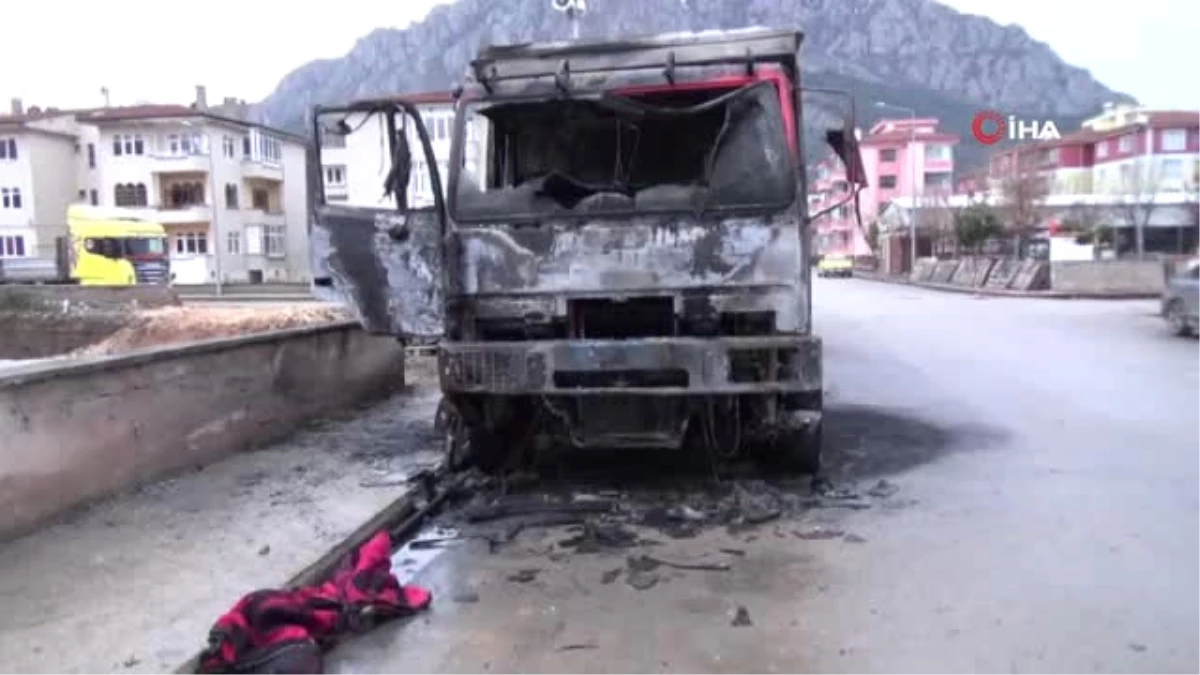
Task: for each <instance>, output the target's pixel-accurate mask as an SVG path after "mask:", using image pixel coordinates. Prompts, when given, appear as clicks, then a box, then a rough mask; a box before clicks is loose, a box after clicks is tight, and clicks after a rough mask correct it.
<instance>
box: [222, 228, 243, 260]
mask: <svg viewBox="0 0 1200 675" xmlns="http://www.w3.org/2000/svg"><path fill="white" fill-rule="evenodd" d="M225 250H226V251H228V252H229V253H232V254H234V255H237V254H239V253H241V252H242V238H241V235H240V234H239V233H237V232H226V233H225Z"/></svg>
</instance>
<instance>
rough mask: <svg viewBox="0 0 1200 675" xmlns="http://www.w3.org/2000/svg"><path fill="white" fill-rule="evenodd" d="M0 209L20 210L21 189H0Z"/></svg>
mask: <svg viewBox="0 0 1200 675" xmlns="http://www.w3.org/2000/svg"><path fill="white" fill-rule="evenodd" d="M0 208H6V209H19V208H21V188H0Z"/></svg>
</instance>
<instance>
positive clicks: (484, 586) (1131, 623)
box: [329, 280, 1200, 672]
mask: <svg viewBox="0 0 1200 675" xmlns="http://www.w3.org/2000/svg"><path fill="white" fill-rule="evenodd" d="M815 298H816V304H817V313H816V314H817V322H818V330H819V332H820V333H821V334H822V335H823V337H824V338H825V341H826V342H825V344H826V355H827V362H826V382H827V391H828V394H827V397H828V398H827V401H828V404H827V414H828V417H827V427H826V429H827V430H826V436H827V453H828V457H829V459H828V461H827V465H828V466H829V467H830V474H831V478H833V479H834V481H835V483H837V484H839V485H841V486H844V487H847V488H849V489H853V490H857V491H862V490H865V489H866V488H867V487H869V486H871V485H873V484H874V483H875V482H876V481H878V480H879V479H880V478H885V479H886V480H888V481H890V483H891V484H892V485H893V486H894V487H895V488H896V489H897V491H896V493H895V494H894V495H890V496H887V497H886V498H880V499H874V498H872V500H871V508H867V509H863V510H848V509H810V510H807V511H803V512H801V513H797V514H792V515H789V516H788V517H786V518H785V519H782V520H779V521H775V522H773V523H767V524H765V525H762V526H760V527H759V528H758V529H757V530H754V531H751V532H741V533H738V534H730V533H728V532H727V531H726V530H725V529H724V528H720V529H716V528H714V529H711V530H708V531H705V532H703V533H701V534H700V535H699V536H697V537H694V538H690V539H670V538H668V539H666V540H662V538H661V537H659V540H660V545H659V546H654V547H647V548H646V549H645V550H646V551H652V552H653V554H654V555H655V556H658V557H660V558H667V559H673V560H709V561H711V560H713V559H714V558H719V559H721V560H724V561H726V562H728V563H729V564H730V565H731V569H730V570H728V571H683V570H673V571H672V570H659V574H660V575H661V578H660V580H659V583H657V584H656V585H654V586H653V587H650V588H645V589H643V590H638V589H637V588H635V587H634V586H632V585H629V584H627V583H624V582H622V581H615V582H611V581H612V580H611V579H608V578H606V575H605V573H606V572H610V573H611V572H612V571H613V570H615V569H618V568H621V567H623V566H626V557H627V556H628V555H630V554H631V553H637V552H639V550H638V549H632V550H631V549H624V550H614V551H601V552H599V553H588V554H583V553H572V552H570V551H565V552H564V550H563V549H562V548H561V546H559V543H560V542H561V540H562V539H563V533H562V532H561V531H554V530H537V531H530V532H526V533H524V534H522V535H521V537H520V538H519V539H518V540H517V541H516V542H514V543H513V544H511V545H509V546H508V547H506V548H505V549H503V550H502V551H501V552H499V553H496V554H489V553H488V552H487V551H486V549H485V548H481V547H480V546H477V545H476V544H475V543H465V544H461V545H457V546H453V547H451V548H449V549H447V550H445V551H444V552H443V553H441V554H440V555H439V556H438V557H437V558H435V559H433V560H432V562H430V563H428V564H427V565H426V566H425V567H424V568H423V570H422V571H420V572H418V573H417V574H416V580H417V581H418V582H419V583H423V584H426V585H428V586H429V587H431V588H432V589H433V590H434V592H435V601H434V606H433V609H432V610H431V611H429V612H428V613H426V614H424V615H423V616H420V617H418V618H414V619H412V620H408V621H406V622H400V623H394V624H391V625H386V626H383V627H380V628H378V629H376V630H375V631H374V632H372V633H370V634H368V635H366V636H363V637H360V638H356V639H354V640H352V641H350V642H348V643H346V644H344V645H343V646H342V647H340V648H339V649H338V650H337V651H335V652H334V653H333V654H332V655H331V657H330V663H329V668H330V670H331V671H333V672H457V671H474V672H478V671H488V670H491V671H524V672H543V671H553V672H600V671H605V672H611V671H686V672H778V671H787V672H793V671H839V672H840V671H850V672H864V671H924V672H931V671H932V672H943V671H959V672H965V671H995V672H1000V671H1005V672H1021V671H1038V672H1067V671H1070V672H1142V671H1145V672H1196V671H1197V670H1198V669H1200V656H1198V649H1197V640H1196V636H1197V634H1198V632H1200V619H1198V613H1200V611H1198V604H1197V603H1198V600H1197V599H1198V597H1200V587H1198V582H1197V570H1198V568H1200V561H1198V550H1200V541H1198V539H1200V535H1198V532H1200V512H1198V507H1200V494H1198V487H1197V483H1198V478H1197V476H1198V470H1197V469H1198V452H1197V450H1198V447H1200V438H1198V430H1197V410H1198V409H1200V401H1198V397H1200V394H1198V390H1200V382H1198V373H1200V356H1198V350H1197V343H1196V341H1195V340H1191V339H1179V338H1173V337H1171V336H1169V335H1168V334H1167V331H1166V329H1165V327H1164V326H1163V323H1162V321H1161V320H1160V319H1157V318H1156V317H1154V316H1153V315H1152V313H1153V310H1154V303H1152V302H1086V301H1057V300H1026V299H1011V298H992V299H982V298H974V297H971V296H965V295H957V294H944V293H939V292H936V291H929V290H923V289H915V288H908V287H901V286H890V285H884V284H877V283H872V282H867V281H860V280H820V281H818V282H817V287H816V291H815ZM614 487H618V488H619V487H623V486H621V485H617V486H614ZM814 528H818V529H819V528H824V529H825V530H826V531H833V530H838V531H842V532H845V533H846V535H847V536H846V537H843V538H816V539H813V538H805V537H801V536H798V535H800V534H802V533H811V532H813V531H815V530H814ZM721 548H737V549H739V550H740V551H741V552H742V555H731V554H722V553H720V552H719V549H721ZM721 556H724V557H721ZM397 562H398V563H400V564H401V567H404V566H406V565H411V564H412V563H413V560H411V559H409V560H397ZM520 570H537V572H536V573H534V574H532V578H530V577H531V575H530V574H525V575H518V576H517V578H518V579H521V581H514V580H512V577H513V575H514V572H518V571H520ZM606 580H607V581H610V582H611V583H605V582H606ZM738 608H742V609H744V610H745V617H743V618H746V619H749V622H748V625H745V624H747V622H746V621H736V622H735V621H734V620H733V619H734V618H735V617H736V616H737V614H738ZM735 623H738V624H743V625H734V624H735Z"/></svg>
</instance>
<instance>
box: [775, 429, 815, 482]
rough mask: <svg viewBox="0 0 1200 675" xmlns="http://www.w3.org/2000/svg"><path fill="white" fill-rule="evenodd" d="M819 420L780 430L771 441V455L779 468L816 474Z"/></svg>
mask: <svg viewBox="0 0 1200 675" xmlns="http://www.w3.org/2000/svg"><path fill="white" fill-rule="evenodd" d="M821 426H822V425H821V422H815V423H813V424H809V425H807V426H804V427H801V428H798V429H797V428H788V429H785V430H781V431H780V432H779V434H778V435H776V436H775V440H774V442H773V443H772V445H773V447H772V448H771V455H772V457H773V459H774V461H775V463H776V464H777V466H779V468H780V469H783V470H784V471H788V472H795V473H808V474H812V475H814V476H815V475H817V473H819V472H820V470H821V449H822V441H821Z"/></svg>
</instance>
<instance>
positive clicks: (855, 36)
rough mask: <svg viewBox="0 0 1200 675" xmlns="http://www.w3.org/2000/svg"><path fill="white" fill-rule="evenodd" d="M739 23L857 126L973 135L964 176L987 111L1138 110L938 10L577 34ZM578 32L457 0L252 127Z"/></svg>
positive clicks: (529, 14)
mask: <svg viewBox="0 0 1200 675" xmlns="http://www.w3.org/2000/svg"><path fill="white" fill-rule="evenodd" d="M744 26H771V27H799V28H800V29H801V30H803V31H804V33H805V44H804V47H803V49H802V52H801V58H802V62H803V67H804V71H805V80H804V82H805V84H806V85H808V86H836V87H839V88H842V89H846V90H849V91H851V92H853V93H854V95H855V98H856V100H857V104H858V110H859V115H858V116H859V123H860V125H862V126H866V125H868V124H869V123H870V122H871V121H873V120H874V119H877V118H879V117H882V116H884V115H885V114H886V115H890V116H893V117H894V116H896V115H897V114H900V115H903V114H904V113H903V112H901V113H897V111H896V110H887V109H885V108H881V107H877V106H874V105H873V103H874V102H875V101H885V102H887V103H890V104H893V105H899V106H906V107H909V108H915V109H916V111H917V114H918V115H921V116H926V115H928V116H936V117H939V118H941V119H942V120H943V126H944V127H946V128H947V130H949V131H952V132H954V133H958V134H961V135H962V136H963V137H964V143H963V144H962V146H960V151H959V157H960V165H963V164H972V163H974V162H975V161H978V160H979V158H980V157H981V155H982V149H981V148H979V147H978V144H976V143H973V142H971V141H969V140H968V137H969V135H970V120H971V117H972V116H973V115H974V114H975V113H976V112H978V111H979V110H980V109H983V108H990V109H995V110H998V111H1000V112H1002V113H1014V114H1020V115H1024V116H1029V117H1034V118H1040V119H1054V120H1055V121H1056V122H1058V123H1059V125H1060V128H1070V127H1072V126H1074V125H1076V124H1077V123H1078V121H1079V119H1081V118H1082V117H1084V116H1086V115H1089V114H1093V113H1094V112H1096V111H1097V110H1099V108H1100V107H1101V106H1102V105H1103V103H1105V102H1107V101H1131V100H1132V99H1131V98H1130V97H1129V96H1127V95H1124V94H1120V93H1117V92H1114V91H1112V90H1111V89H1109V88H1107V87H1105V86H1104V85H1103V84H1101V83H1100V82H1097V81H1096V79H1095V78H1093V77H1092V76H1091V75H1090V74H1089V73H1088V72H1087V71H1086V70H1084V69H1081V68H1078V67H1075V66H1072V65H1069V64H1067V63H1064V62H1063V61H1062V59H1060V58H1059V57H1058V56H1057V55H1056V54H1055V53H1054V51H1053V50H1052V49H1050V47H1049V46H1047V45H1046V44H1044V43H1042V42H1038V41H1036V40H1034V39H1033V38H1031V37H1029V36H1028V35H1027V34H1026V33H1025V31H1024V30H1023V29H1021V28H1019V27H1015V26H1000V25H998V24H996V23H995V22H993V21H991V20H989V19H986V18H982V17H978V16H973V15H965V14H961V13H959V12H957V11H955V10H953V9H951V8H949V7H947V6H944V5H941V4H939V3H937V2H934V1H933V0H741V1H740V2H732V1H730V0H589V2H588V13H587V14H586V15H585V16H584V18H583V22H582V28H581V33H582V35H583V37H585V38H596V37H612V36H618V35H639V34H650V33H658V32H665V31H676V30H703V29H709V28H738V27H744ZM569 30H570V29H569V25H568V23H567V21H566V19H565V18H564V16H563V14H561V13H559V12H556V11H554V10H553V9H552V8H551V6H550V2H549V1H548V0H458V1H457V2H455V3H454V4H451V5H443V6H439V7H437V8H435V9H433V10H432V11H431V12H430V13H429V15H428V16H427V17H426V18H425V19H424V20H423V21H420V22H417V23H414V24H413V25H412V26H410V27H408V28H406V29H403V30H396V29H378V30H375V31H373V32H372V33H370V34H369V35H367V36H365V37H363V38H362V39H360V40H359V41H358V42H357V44H355V46H354V48H353V49H351V50H350V52H349V53H348V54H346V55H345V56H344V57H342V58H340V59H327V60H320V61H313V62H311V63H308V64H305V65H303V66H301V67H299V68H297V69H296V70H294V71H292V72H291V73H290V74H288V75H287V76H286V77H284V78H283V80H282V81H281V82H280V83H279V85H278V87H277V88H276V90H275V91H274V92H273V93H272V94H271V95H270V96H269V97H267V99H266V100H265V101H263V102H262V103H261V104H259V105H258V106H257V107H256V109H255V116H256V117H257V118H258V119H259V120H260V121H262V122H264V123H267V124H272V125H275V126H280V127H284V128H288V129H293V130H300V129H303V127H304V119H305V116H306V114H307V111H308V110H309V108H310V107H311V106H312V105H314V104H317V103H329V102H338V101H347V100H351V99H355V98H360V97H365V96H372V95H379V94H386V93H394V92H403V91H421V90H446V89H450V88H452V86H453V84H454V83H455V82H457V81H459V80H460V79H461V77H462V74H463V72H464V68H465V66H466V64H467V62H468V61H469V59H470V58H471V56H472V55H473V54H474V52H475V51H476V50H477V49H478V47H479V46H480V45H483V44H489V43H490V44H502V43H511V42H524V41H529V40H546V39H561V38H563V37H565V36H567V35H569ZM824 98H826V97H821V98H814V99H813V100H812V101H811V105H810V106H809V108H808V111H807V113H806V123H807V124H808V125H809V128H808V131H809V133H810V134H815V133H816V132H817V131H818V129H819V128H820V127H825V126H829V125H831V124H835V123H836V122H837V119H836V117H835V113H834V110H833V109H832V108H831V107H830V105H829V101H827V100H822V99H824ZM814 137H815V136H814ZM972 146H974V147H972Z"/></svg>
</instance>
